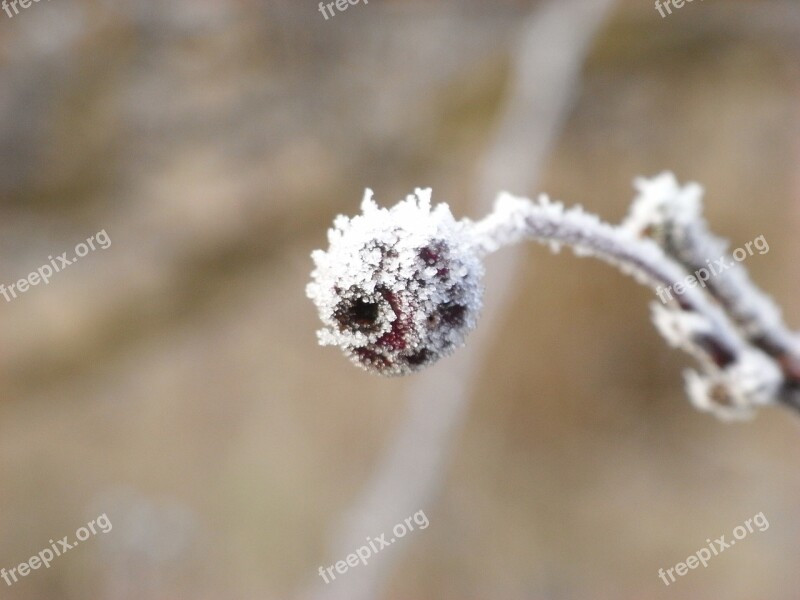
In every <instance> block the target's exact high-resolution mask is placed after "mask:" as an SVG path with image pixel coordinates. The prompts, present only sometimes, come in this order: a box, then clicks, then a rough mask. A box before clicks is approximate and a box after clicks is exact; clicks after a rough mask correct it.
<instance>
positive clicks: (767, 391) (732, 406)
mask: <svg viewBox="0 0 800 600" xmlns="http://www.w3.org/2000/svg"><path fill="white" fill-rule="evenodd" d="M685 377H686V391H687V393H688V394H689V399H690V400H691V402H692V404H693V405H694V407H695V408H697V409H698V410H701V411H704V412H710V413H712V414H713V415H715V416H716V417H718V418H720V419H722V420H726V421H734V420H744V419H750V418H752V417H753V415H754V414H755V411H756V409H758V408H760V407H762V406H765V405H767V404H772V403H773V402H774V401H775V397H776V395H777V394H778V393H779V389H780V387H781V384H782V382H783V373H782V372H781V370H780V369H779V368H778V367H777V366H776V365H775V362H774V361H773V360H771V359H770V358H769V357H768V356H766V355H765V354H764V353H762V352H760V351H758V350H748V351H747V352H745V353H744V354H742V355H741V356H740V357H739V360H737V361H736V362H735V363H733V364H732V365H731V366H730V367H728V368H726V369H721V370H716V371H713V372H711V373H707V374H705V375H701V374H699V373H697V372H695V371H687V372H686V373H685Z"/></svg>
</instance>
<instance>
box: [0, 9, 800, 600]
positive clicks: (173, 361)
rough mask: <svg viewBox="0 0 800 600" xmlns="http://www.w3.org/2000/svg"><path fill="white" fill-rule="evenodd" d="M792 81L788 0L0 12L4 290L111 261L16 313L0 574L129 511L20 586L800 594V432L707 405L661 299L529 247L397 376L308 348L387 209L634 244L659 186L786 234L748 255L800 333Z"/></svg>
mask: <svg viewBox="0 0 800 600" xmlns="http://www.w3.org/2000/svg"><path fill="white" fill-rule="evenodd" d="M526 52H527V54H526ZM799 58H800V5H799V4H798V3H797V2H796V0H759V1H755V0H754V1H744V0H736V1H733V0H709V1H706V2H693V3H687V4H686V5H685V6H684V7H682V8H681V9H679V10H678V9H673V14H671V15H669V16H667V17H665V18H662V17H661V16H659V13H658V12H657V11H656V10H655V8H654V6H653V3H652V2H650V1H647V0H642V1H638V0H619V1H617V2H613V1H612V0H555V1H550V2H545V1H534V0H516V1H512V0H497V1H495V2H491V3H487V2H481V1H478V0H466V1H465V0H427V1H422V0H418V1H401V0H370V1H369V3H368V4H365V3H364V2H361V3H359V4H356V5H351V6H349V8H348V9H347V10H346V11H345V12H338V11H337V13H336V16H334V17H329V18H328V19H327V20H326V19H325V18H324V17H323V15H322V14H321V13H320V12H319V10H318V6H317V3H316V2H313V1H312V0H192V1H189V0H174V1H172V2H155V1H153V0H146V1H143V2H136V3H134V2H124V1H122V0H56V1H52V2H40V3H38V4H32V5H31V6H30V7H29V8H27V9H24V10H20V13H19V14H18V15H16V16H14V17H13V18H9V17H7V15H6V14H5V13H4V12H0V257H2V260H0V283H4V284H5V285H6V286H8V285H10V284H11V283H13V282H15V281H17V280H18V279H20V278H23V277H26V276H27V274H28V273H29V272H31V271H34V270H35V269H37V268H38V267H39V266H41V265H43V264H45V263H47V262H48V256H50V255H53V256H55V255H58V254H61V253H62V252H64V251H69V252H70V254H72V252H73V250H72V249H73V248H74V247H75V245H76V244H78V243H79V242H82V241H84V240H85V239H86V238H87V237H89V236H91V235H93V234H94V233H96V232H98V231H100V230H102V229H105V231H106V232H107V233H108V235H109V237H110V239H111V240H112V245H111V247H110V248H108V249H107V250H97V251H95V252H91V253H89V254H88V255H87V256H86V257H84V258H82V259H80V260H79V261H78V262H76V263H75V264H74V265H72V266H70V267H69V268H68V269H66V270H64V271H63V272H61V273H58V274H56V275H55V276H54V277H53V278H52V280H51V282H50V284H49V285H47V286H42V285H39V286H37V287H32V288H31V289H30V290H29V291H27V292H26V293H24V294H22V295H20V297H19V298H17V299H15V300H13V301H12V302H6V301H5V300H0V308H1V309H2V310H0V333H1V334H2V335H1V336H0V339H1V340H2V342H0V567H4V568H6V569H9V568H11V567H16V566H17V565H18V564H19V563H21V562H23V561H27V560H28V559H29V558H30V557H31V556H33V555H35V554H36V553H37V552H39V551H40V550H41V549H43V548H46V547H48V546H49V543H48V540H50V539H54V540H57V539H60V538H62V537H63V536H65V535H68V536H70V537H74V533H75V531H76V530H77V529H78V528H79V527H81V526H83V525H85V524H86V523H87V522H88V521H90V520H92V519H95V518H96V517H97V516H98V515H100V514H102V513H106V514H107V515H108V519H109V520H110V522H111V523H112V524H113V530H112V531H110V532H109V533H107V534H99V535H98V536H96V537H92V538H90V539H89V540H87V541H86V542H84V543H82V544H81V545H80V546H78V547H77V548H75V549H73V550H71V551H70V552H69V553H68V554H66V555H64V556H63V557H60V558H58V559H56V560H55V561H54V562H53V564H52V566H51V567H50V568H49V569H47V570H45V569H39V570H37V571H33V572H31V574H30V575H28V576H27V577H25V578H24V579H21V580H20V581H19V582H18V583H16V584H14V585H13V586H12V587H8V586H7V585H6V584H5V583H4V582H3V581H0V598H10V599H18V600H33V599H56V598H58V599H76V600H77V599H84V598H104V599H109V600H128V599H133V598H137V599H141V598H146V599H148V600H149V599H152V600H160V599H177V598H182V599H189V598H191V599H198V600H199V599H212V598H213V599H215V600H221V599H256V598H258V599H260V600H272V599H294V598H297V599H303V600H305V599H306V598H315V599H325V598H331V599H332V598H343V599H344V598H346V599H347V600H357V599H358V598H364V599H370V598H371V599H374V600H422V599H438V600H444V599H479V598H480V599H483V598H500V599H503V600H517V599H519V600H522V599H527V600H550V599H553V600H556V599H585V598H592V599H593V600H596V599H606V598H607V599H611V598H613V599H615V600H621V599H628V598H630V599H633V598H636V599H640V598H681V599H689V600H692V599H700V598H702V599H706V598H708V597H726V598H729V599H733V600H737V599H741V600H744V599H752V598H768V599H770V600H784V599H785V600H790V599H791V600H794V599H796V598H797V592H796V590H797V589H798V587H800V575H798V570H797V563H798V558H800V555H799V554H798V543H797V541H798V537H799V536H800V512H798V508H797V498H798V494H800V471H798V469H797V468H796V465H797V463H798V460H800V447H799V446H800V445H798V435H799V434H800V427H798V425H799V424H800V420H798V417H797V416H796V415H793V414H790V413H789V412H787V411H783V410H780V409H770V410H764V411H763V412H762V413H761V414H760V415H759V416H758V418H757V419H755V420H754V421H753V422H750V423H747V424H737V425H726V424H723V423H720V422H718V421H716V420H715V419H713V418H712V417H710V416H708V415H704V414H701V413H698V412H696V411H695V410H693V409H692V408H691V406H690V405H689V402H688V400H687V398H686V395H685V393H684V390H683V383H682V371H683V370H684V369H685V368H686V367H688V366H690V365H691V363H690V361H689V359H688V358H687V357H686V356H684V355H682V354H680V353H678V352H676V351H672V350H670V349H668V348H667V347H666V345H665V344H664V343H663V342H662V340H661V339H660V338H659V336H658V334H657V333H656V331H655V330H654V328H653V326H652V325H651V323H650V319H649V308H648V302H649V300H650V299H651V294H650V293H649V292H648V291H647V290H645V289H643V288H640V287H638V286H637V285H636V284H635V283H634V282H632V281H631V280H629V279H627V278H625V277H623V276H622V275H620V274H618V273H617V272H616V271H614V270H612V269H611V268H609V267H607V266H605V265H603V264H600V263H597V262H594V261H586V260H579V259H577V258H575V257H573V256H572V255H571V253H563V254H561V255H558V256H554V255H551V254H550V253H549V252H547V251H546V250H545V249H543V248H541V247H538V246H534V245H528V246H526V247H524V248H522V249H520V250H519V251H517V252H516V254H515V253H514V251H513V250H508V251H504V253H505V254H506V255H507V256H504V254H503V253H501V254H498V255H497V256H493V257H491V259H490V261H489V265H488V269H489V270H490V271H493V270H494V271H495V272H497V273H500V272H503V269H504V268H505V269H506V271H505V273H506V275H505V279H504V280H503V281H500V282H498V283H497V284H496V285H493V286H490V288H489V290H488V292H487V299H488V302H489V303H490V307H491V306H494V309H493V310H494V313H493V314H494V316H493V317H492V316H491V315H490V316H489V317H488V318H487V320H485V321H482V322H481V324H480V326H479V331H477V332H475V334H474V339H473V341H472V343H471V344H470V345H469V346H468V347H467V348H465V349H463V350H462V351H461V352H460V353H459V354H458V355H456V356H455V357H452V358H449V359H446V360H444V361H442V362H440V363H438V364H437V365H436V366H434V367H433V368H431V369H430V370H429V371H428V372H426V373H425V374H422V375H418V376H414V377H409V378H402V379H382V378H379V377H376V376H373V375H369V374H366V373H364V372H362V371H360V370H358V369H355V368H354V367H352V366H351V365H350V363H349V362H348V361H347V360H346V359H345V358H344V357H343V356H342V355H341V353H340V352H339V351H338V350H336V349H332V348H321V347H318V346H317V345H316V337H315V330H316V329H317V327H318V319H317V316H316V313H315V309H314V307H313V305H312V304H311V302H310V301H308V300H307V299H306V298H305V292H304V286H305V284H306V282H307V281H308V279H309V272H310V270H311V261H310V258H309V254H310V252H311V251H312V250H313V249H315V248H320V247H325V246H326V244H327V240H326V237H325V234H326V230H327V228H328V227H329V225H330V224H331V222H332V219H333V217H334V216H335V215H336V214H338V213H344V214H353V213H354V212H356V211H357V208H358V203H359V201H360V198H361V195H362V193H363V189H364V188H365V187H371V188H373V189H374V190H375V192H376V197H377V199H378V201H379V203H382V204H384V205H389V204H391V203H394V202H395V201H397V200H398V199H400V198H401V197H403V196H404V195H405V194H407V193H408V192H410V191H411V190H412V189H413V188H414V187H416V186H432V187H433V190H434V200H439V201H446V202H448V203H450V205H451V207H452V208H453V212H454V213H455V214H456V215H464V216H469V217H473V218H478V217H480V216H481V215H482V214H484V213H485V212H486V210H487V206H488V204H489V203H490V202H491V200H492V199H493V196H494V194H495V193H496V192H497V191H499V190H500V189H502V188H506V189H508V190H509V191H512V192H515V193H518V194H525V195H533V194H536V193H538V192H540V191H545V192H547V193H549V194H550V195H552V196H554V197H556V198H559V199H562V200H564V201H565V202H567V203H570V204H571V203H580V204H583V205H584V206H586V207H587V208H588V209H590V210H592V211H594V212H597V213H599V214H600V215H601V216H603V217H604V218H606V219H608V220H610V221H612V222H615V221H619V220H620V219H621V218H622V217H623V216H624V215H625V213H626V211H627V207H628V205H629V203H630V200H631V199H632V197H633V190H632V187H631V182H632V179H633V178H634V177H636V176H640V175H647V176H652V175H655V174H657V173H659V172H661V171H663V170H665V169H669V170H673V171H674V172H675V173H676V175H677V176H678V178H679V179H681V180H682V181H687V180H695V181H698V182H700V183H702V184H703V185H704V186H705V188H706V214H707V216H708V218H709V220H710V222H711V224H712V227H713V228H714V229H715V230H716V231H717V232H718V233H720V234H721V235H724V236H727V237H729V238H730V239H731V241H732V244H733V246H732V247H736V246H739V245H741V244H744V243H745V242H748V241H750V240H753V239H755V238H756V237H758V236H759V235H764V236H765V238H766V239H767V241H768V242H769V245H770V251H769V253H767V254H765V255H763V256H761V255H758V254H756V255H755V256H754V257H752V258H749V259H748V260H747V262H746V266H747V267H748V269H749V270H750V272H751V274H752V276H753V277H754V279H755V280H756V281H757V282H758V283H759V284H761V285H762V286H763V287H764V288H765V289H766V290H768V291H769V292H770V293H772V294H773V295H774V298H775V300H776V301H777V302H778V303H779V304H780V305H781V306H783V307H784V310H785V315H786V318H787V321H788V322H789V323H790V324H793V325H798V324H800V309H799V308H798V306H797V303H796V302H795V301H794V300H795V299H796V298H797V297H798V292H800V283H798V281H799V279H798V267H797V264H798V260H799V259H800V238H798V235H797V231H798V229H799V228H800V175H798V172H799V170H798V165H799V164H800V60H798V59H799ZM537 69H538V70H537ZM512 255H514V256H513V257H512ZM714 258H716V257H714ZM504 261H505V262H504ZM504 265H505V267H504ZM509 265H511V266H509ZM512 266H513V269H512ZM490 312H491V309H490ZM459 369H460V370H459ZM419 510H423V511H424V512H425V515H426V516H427V517H428V519H429V521H430V526H429V527H428V528H427V529H425V530H424V531H415V532H414V533H412V534H410V535H408V536H407V537H406V538H404V539H403V540H402V543H400V542H398V543H397V545H394V546H392V547H391V548H387V549H385V550H383V552H382V553H381V554H380V555H378V556H376V557H375V559H374V561H373V562H371V563H370V564H369V565H367V566H359V567H357V568H353V569H351V570H350V571H349V572H348V573H346V574H344V575H340V576H339V577H338V578H337V580H336V581H335V582H332V583H330V584H328V585H325V584H324V582H323V581H322V579H321V578H320V577H319V575H318V574H317V570H318V568H319V567H320V566H329V565H332V564H334V563H335V562H337V561H340V560H343V559H344V558H345V557H346V555H347V554H348V553H350V552H353V551H354V550H355V549H356V548H357V547H358V546H360V545H362V544H363V543H364V541H363V540H364V539H365V538H366V537H367V536H371V537H377V536H378V535H380V533H382V532H388V531H389V530H390V529H391V528H392V527H393V525H394V524H395V523H397V522H400V521H402V520H403V519H404V518H405V517H407V516H409V515H411V514H413V513H415V512H416V511H419ZM758 512H763V513H764V514H765V516H766V517H767V519H768V520H769V523H770V528H769V529H768V530H767V531H765V532H763V533H760V532H756V533H754V534H752V535H751V536H749V537H748V538H747V539H746V541H743V542H740V545H737V546H736V547H735V548H732V549H730V550H728V551H726V552H725V553H724V554H723V555H720V556H719V557H716V558H714V559H713V560H712V561H711V562H710V563H709V566H708V568H706V569H698V570H695V571H691V572H690V573H689V574H688V575H687V576H685V577H683V578H680V579H679V580H678V581H677V583H675V584H673V585H671V586H670V587H669V588H667V587H665V586H664V584H663V582H662V581H661V580H660V579H659V578H658V574H657V573H658V569H659V568H665V569H666V568H669V567H672V566H674V565H675V563H677V562H679V561H682V560H685V558H686V557H687V556H689V555H690V554H693V553H694V552H695V551H696V550H697V549H699V548H701V547H703V546H705V545H706V542H705V540H706V539H707V538H717V537H719V536H720V535H723V534H727V535H728V537H730V532H731V530H732V529H733V528H734V527H736V526H737V525H739V524H741V523H743V522H744V521H745V519H747V518H750V517H752V516H753V515H755V514H756V513H758Z"/></svg>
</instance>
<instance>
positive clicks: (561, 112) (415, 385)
mask: <svg viewBox="0 0 800 600" xmlns="http://www.w3.org/2000/svg"><path fill="white" fill-rule="evenodd" d="M613 4H614V1H613V0H595V1H591V2H589V1H587V0H553V1H549V2H546V3H545V4H543V5H542V6H541V7H540V8H538V9H537V10H536V11H534V12H533V14H532V15H531V16H530V17H529V18H528V19H527V20H526V22H525V23H524V24H523V25H522V27H521V29H520V38H519V39H520V41H519V44H518V46H517V49H516V52H515V54H514V57H513V58H514V63H513V72H512V79H511V89H510V91H509V95H508V101H507V106H506V108H505V111H504V114H503V117H502V119H501V121H500V124H499V126H498V129H497V132H496V134H495V136H494V140H493V142H492V144H491V145H490V147H489V148H488V150H487V155H486V158H485V160H484V165H483V167H482V173H481V175H480V179H479V184H478V189H479V190H480V194H479V196H478V198H477V199H476V202H475V208H476V211H480V212H484V211H486V210H487V209H488V208H489V207H490V203H491V201H492V199H493V198H494V194H495V193H496V191H497V190H498V189H503V188H505V189H510V190H513V191H516V192H518V193H524V192H526V191H527V190H530V189H533V188H535V187H536V183H537V181H538V178H539V173H540V172H541V169H542V167H543V164H544V161H545V159H546V157H547V156H548V154H549V153H550V151H551V149H552V146H553V144H554V142H555V140H556V138H557V136H558V133H559V132H560V131H561V129H562V127H563V124H564V121H565V120H566V118H567V116H568V114H569V112H570V109H571V107H572V105H573V101H574V99H575V96H576V90H577V88H578V85H579V82H580V73H581V69H582V68H583V64H584V62H585V60H586V57H587V54H588V52H589V49H590V46H591V44H592V41H593V40H594V39H595V36H596V35H597V32H598V31H599V29H600V28H601V26H602V24H603V22H604V20H605V18H606V17H607V16H608V14H609V13H610V10H611V7H612V6H613ZM498 258H499V260H497V261H496V262H495V264H493V265H492V269H491V271H490V272H489V273H488V274H487V277H486V280H485V283H486V285H487V287H488V289H490V290H491V292H490V294H489V296H488V297H487V299H486V302H485V304H484V308H483V311H482V317H481V321H482V324H483V326H482V327H481V328H479V330H478V331H476V332H475V334H474V335H473V336H472V338H471V340H470V344H469V345H468V346H467V347H466V348H464V349H463V350H462V351H461V352H459V353H458V354H457V355H456V356H454V357H453V358H452V359H450V360H449V361H448V362H446V363H445V364H443V365H442V366H441V367H440V368H438V369H436V372H435V373H430V372H428V373H424V374H421V375H419V376H418V377H416V378H415V380H414V381H412V382H411V383H410V385H409V389H408V410H407V413H406V416H405V418H404V420H403V422H402V423H401V424H400V425H399V426H398V428H397V430H396V432H395V434H394V436H393V439H392V441H391V442H390V443H389V445H388V446H387V449H386V453H385V454H384V455H383V456H382V457H381V458H380V459H378V460H377V461H376V464H375V470H374V474H373V476H372V478H371V479H370V481H368V482H367V483H366V484H365V486H364V489H363V490H362V492H361V494H360V496H359V497H358V498H357V499H356V500H355V502H354V503H353V506H352V507H351V508H350V510H348V511H347V512H346V513H345V514H344V515H343V517H342V521H341V523H340V524H339V526H338V527H337V530H336V531H335V532H334V537H333V540H332V542H331V544H330V547H329V551H328V553H327V554H326V556H327V557H338V556H344V555H346V554H348V553H349V552H351V551H352V549H353V548H354V547H357V546H360V545H361V544H362V543H363V540H364V536H366V535H370V533H371V532H376V531H382V530H383V529H384V528H385V527H387V526H388V524H390V523H394V522H396V520H397V518H399V517H402V516H403V515H406V514H409V513H410V512H413V511H415V510H419V509H423V508H424V509H427V508H428V506H429V505H430V503H431V502H432V501H433V499H434V498H435V496H436V494H437V493H438V491H439V487H440V485H441V482H442V479H443V475H442V472H443V470H444V468H445V467H446V464H447V460H448V455H449V451H450V448H451V445H452V443H453V439H454V438H455V436H456V434H457V432H458V430H459V427H460V426H461V423H462V421H463V419H464V418H465V415H466V412H467V408H468V406H469V401H470V390H471V389H472V388H473V387H474V385H473V384H474V381H475V377H476V375H477V373H479V372H480V365H481V364H482V362H483V360H484V356H485V352H486V351H487V349H488V345H489V342H490V341H491V336H492V334H493V332H494V331H495V328H494V327H493V326H492V325H493V324H495V323H496V322H497V321H498V320H499V317H500V315H501V314H502V312H503V308H504V306H505V305H506V304H507V303H508V302H509V301H510V298H511V295H512V293H513V282H514V273H515V272H516V267H517V265H518V263H519V259H520V252H519V250H518V249H517V248H515V249H513V250H510V251H509V252H505V253H504V255H503V256H502V257H498ZM429 514H433V515H435V513H433V511H431V512H430V513H429ZM431 519H432V522H434V521H435V516H432V517H431ZM404 547H405V548H406V549H407V548H408V545H407V544H406V545H405V546H404ZM402 549H403V547H397V548H393V549H392V551H391V552H386V553H383V554H382V555H381V557H380V560H376V561H375V562H374V563H371V564H370V567H369V568H368V569H366V568H365V569H360V570H355V571H353V572H350V573H348V574H347V576H346V577H342V578H341V579H339V580H337V581H335V582H332V583H331V584H329V585H325V584H323V583H322V582H321V581H320V582H317V583H316V585H314V586H313V587H312V588H311V589H309V590H307V591H306V593H305V594H304V595H303V597H311V598H314V599H315V600H336V599H340V598H341V599H342V600H376V599H377V598H380V597H381V595H382V592H383V589H384V587H385V585H386V582H387V580H388V579H389V576H390V575H391V573H392V570H393V568H394V567H395V565H396V564H397V562H398V561H399V560H400V558H401V557H402V552H401V550H402Z"/></svg>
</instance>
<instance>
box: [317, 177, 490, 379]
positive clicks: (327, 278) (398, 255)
mask: <svg viewBox="0 0 800 600" xmlns="http://www.w3.org/2000/svg"><path fill="white" fill-rule="evenodd" d="M361 211H362V214H360V215H356V216H355V217H353V218H348V217H345V216H339V217H337V218H336V220H335V221H334V227H333V229H330V230H329V231H328V241H329V244H330V247H329V249H328V250H327V252H324V251H321V250H317V251H315V252H314V253H313V254H312V258H313V259H314V263H315V265H316V268H315V270H314V271H313V272H312V274H311V276H312V281H311V283H310V284H309V285H308V286H307V288H306V293H307V295H308V297H309V298H311V299H312V300H313V301H314V303H315V304H316V306H317V309H318V311H319V315H320V318H321V319H322V322H323V325H324V328H323V329H321V330H320V331H319V332H318V337H319V341H320V343H321V344H323V345H336V346H339V347H340V348H342V349H343V350H344V352H345V354H347V356H349V357H350V359H351V360H352V361H353V362H354V363H356V364H357V365H359V366H361V367H363V368H364V369H366V370H370V371H376V372H379V373H382V374H384V375H401V374H405V373H409V372H412V371H416V370H419V369H421V368H423V367H424V366H425V365H428V364H430V363H432V362H435V361H436V360H437V359H439V358H441V357H442V356H445V355H447V354H450V353H451V352H452V351H453V350H454V349H455V348H456V347H457V346H460V345H462V344H463V342H464V338H465V336H466V335H467V333H468V332H469V331H470V330H471V329H473V328H474V327H475V323H476V319H477V315H478V312H479V311H480V307H481V295H482V288H481V284H480V282H481V279H482V277H483V266H482V264H481V262H480V260H479V258H478V256H477V253H476V252H475V249H474V238H473V235H472V228H471V224H470V223H469V221H466V220H465V221H456V220H455V219H454V218H453V215H452V214H451V212H450V209H449V207H448V206H447V205H446V204H437V205H436V206H435V207H431V190H430V189H424V190H423V189H417V190H416V191H415V195H413V196H408V197H407V198H406V199H405V200H403V201H401V202H399V203H398V204H396V205H395V206H393V207H392V208H390V209H386V208H379V207H378V205H377V204H376V203H375V202H374V201H373V200H372V191H371V190H367V191H366V193H365V195H364V200H363V202H362V204H361Z"/></svg>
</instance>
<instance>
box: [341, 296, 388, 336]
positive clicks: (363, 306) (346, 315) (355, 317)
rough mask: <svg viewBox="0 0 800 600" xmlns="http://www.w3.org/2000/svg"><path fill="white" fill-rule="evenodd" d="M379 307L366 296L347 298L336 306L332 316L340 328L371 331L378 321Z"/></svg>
mask: <svg viewBox="0 0 800 600" xmlns="http://www.w3.org/2000/svg"><path fill="white" fill-rule="evenodd" d="M379 315H380V307H379V305H378V303H377V302H373V301H372V300H370V299H368V298H356V299H347V300H345V301H344V302H342V303H340V304H339V306H338V307H337V308H336V312H335V313H334V317H335V318H336V320H337V321H338V322H339V325H341V327H342V329H343V330H344V329H349V330H353V331H362V332H367V331H372V330H373V329H374V328H375V327H376V325H377V322H378V317H379Z"/></svg>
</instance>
